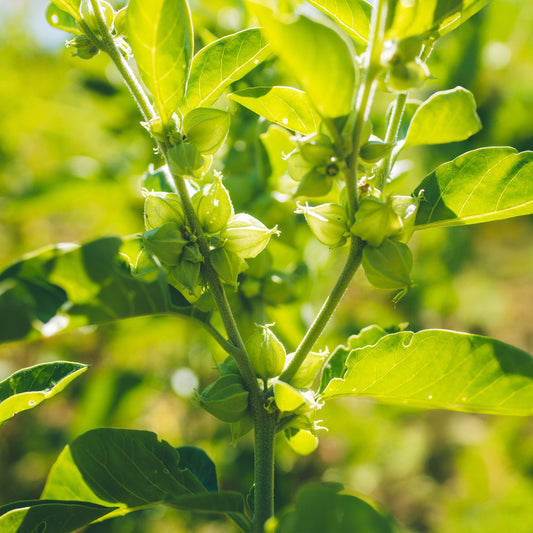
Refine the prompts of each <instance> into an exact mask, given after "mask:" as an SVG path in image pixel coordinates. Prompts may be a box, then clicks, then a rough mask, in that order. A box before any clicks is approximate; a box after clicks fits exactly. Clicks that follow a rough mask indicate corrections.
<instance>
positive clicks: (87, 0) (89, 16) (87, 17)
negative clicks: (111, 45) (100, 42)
mask: <svg viewBox="0 0 533 533" xmlns="http://www.w3.org/2000/svg"><path fill="white" fill-rule="evenodd" d="M98 6H99V7H100V11H101V12H102V15H103V16H104V21H105V23H106V26H107V27H108V28H109V29H112V28H113V20H114V19H115V10H114V9H113V7H112V6H111V4H108V3H107V2H106V1H105V0H98ZM80 13H81V17H82V19H83V21H84V22H85V23H86V24H87V26H89V28H90V29H91V31H92V32H93V33H94V34H95V35H97V36H99V37H101V36H102V35H101V32H100V24H99V23H98V16H97V14H96V13H95V12H94V9H93V5H92V2H91V0H82V1H81V4H80Z"/></svg>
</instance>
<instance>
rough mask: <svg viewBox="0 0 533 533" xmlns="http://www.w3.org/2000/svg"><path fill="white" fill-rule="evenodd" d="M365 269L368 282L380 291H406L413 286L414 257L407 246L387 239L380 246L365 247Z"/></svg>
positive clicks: (363, 262) (363, 263)
mask: <svg viewBox="0 0 533 533" xmlns="http://www.w3.org/2000/svg"><path fill="white" fill-rule="evenodd" d="M362 265H363V269H364V271H365V274H366V277H367V278H368V281H369V282H370V283H371V284H372V285H374V287H377V288H379V289H391V290H393V289H405V288H406V287H408V286H409V285H410V284H411V268H412V266H413V256H412V254H411V250H409V247H408V246H407V244H405V243H403V242H400V241H396V240H394V239H388V238H387V239H385V240H384V241H383V242H382V243H381V245H380V246H378V247H374V246H365V248H364V249H363V260H362Z"/></svg>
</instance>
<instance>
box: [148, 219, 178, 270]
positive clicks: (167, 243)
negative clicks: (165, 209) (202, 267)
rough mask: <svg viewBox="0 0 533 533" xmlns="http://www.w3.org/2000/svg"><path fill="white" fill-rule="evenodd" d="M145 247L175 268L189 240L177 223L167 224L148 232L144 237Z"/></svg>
mask: <svg viewBox="0 0 533 533" xmlns="http://www.w3.org/2000/svg"><path fill="white" fill-rule="evenodd" d="M142 240H143V244H144V247H145V248H146V249H148V250H149V251H150V252H151V253H153V254H154V255H156V256H157V258H158V259H159V260H160V261H161V262H162V263H165V264H166V265H170V266H174V265H177V264H178V262H179V256H180V254H181V251H182V249H183V247H184V246H185V244H187V240H186V239H185V238H184V237H183V235H182V233H181V231H180V228H179V227H178V225H177V224H176V223H175V222H166V223H165V224H163V225H162V226H158V227H157V228H154V229H151V230H148V231H146V232H145V234H144V235H143V237H142Z"/></svg>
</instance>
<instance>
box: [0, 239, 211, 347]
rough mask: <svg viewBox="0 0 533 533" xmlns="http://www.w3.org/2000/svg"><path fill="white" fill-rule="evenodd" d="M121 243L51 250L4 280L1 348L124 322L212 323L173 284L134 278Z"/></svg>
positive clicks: (159, 277)
mask: <svg viewBox="0 0 533 533" xmlns="http://www.w3.org/2000/svg"><path fill="white" fill-rule="evenodd" d="M121 244H122V241H121V239H119V238H118V237H104V238H101V239H98V240H96V241H92V242H89V243H86V244H84V245H82V246H78V245H74V244H70V245H61V246H57V247H54V248H48V249H45V250H41V251H40V252H36V253H35V254H33V255H32V256H31V257H28V258H26V259H23V260H22V261H20V262H18V263H16V264H15V265H13V266H11V267H9V268H8V269H7V270H5V271H4V272H2V273H1V274H0V342H7V341H14V340H22V339H32V338H37V337H40V336H50V335H54V334H56V333H59V332H63V331H66V330H68V329H73V328H78V327H81V326H87V325H92V324H103V323H106V322H113V321H115V320H121V319H124V318H130V317H136V316H146V315H159V314H179V315H184V316H190V317H195V318H198V319H199V320H205V319H207V316H208V315H207V314H205V313H202V312H200V311H198V310H196V309H195V308H193V307H192V306H191V305H190V304H189V303H188V302H187V301H186V300H185V299H184V298H183V296H182V295H181V294H180V293H178V292H177V291H176V290H175V289H173V288H172V287H170V286H169V285H168V283H167V278H166V274H165V273H164V271H163V270H162V269H158V268H156V271H155V276H154V279H153V280H152V281H144V280H143V279H140V278H138V277H135V276H133V274H132V273H131V271H130V268H129V265H128V264H127V263H126V262H125V261H124V258H123V257H122V256H121V255H120V254H119V249H120V246H121Z"/></svg>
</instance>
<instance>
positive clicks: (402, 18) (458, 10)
mask: <svg viewBox="0 0 533 533" xmlns="http://www.w3.org/2000/svg"><path fill="white" fill-rule="evenodd" d="M488 2H489V0H411V1H409V2H406V1H405V0H392V1H391V2H390V4H389V5H390V8H389V9H390V12H389V15H388V24H387V26H388V30H387V33H386V37H387V38H389V39H394V38H396V39H403V38H405V37H411V36H414V35H420V36H422V37H429V36H430V35H431V36H433V37H440V36H442V35H445V34H447V33H449V32H450V31H452V30H454V29H455V28H457V26H460V25H461V24H463V22H466V21H467V20H468V19H469V18H470V17H471V16H472V15H475V14H476V13H477V12H478V11H479V10H480V9H481V8H482V7H483V6H485V5H486V4H487V3H488Z"/></svg>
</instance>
